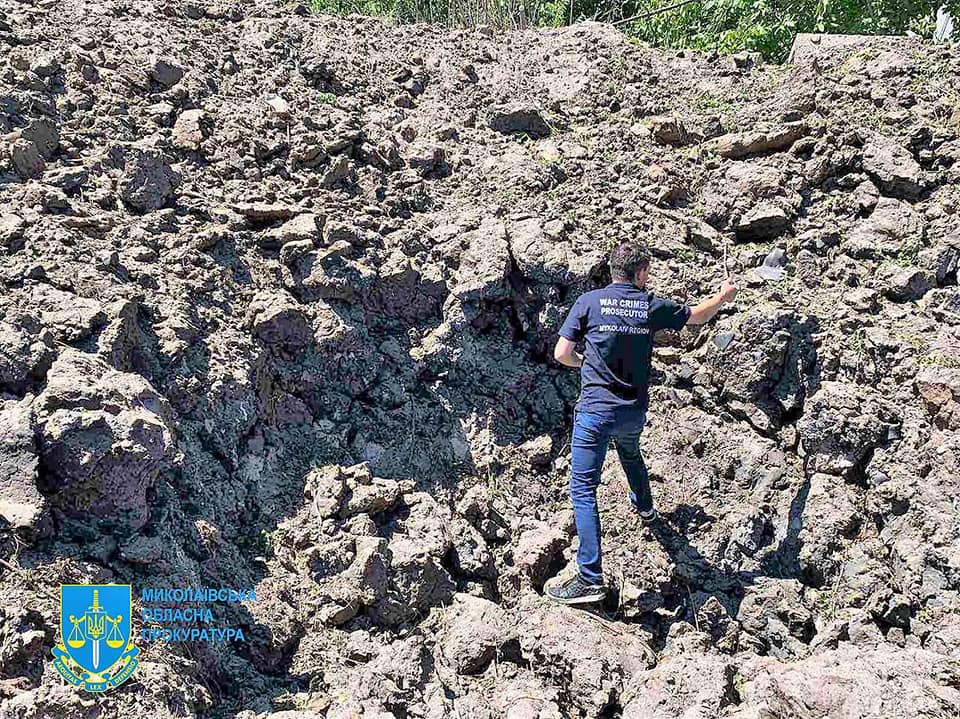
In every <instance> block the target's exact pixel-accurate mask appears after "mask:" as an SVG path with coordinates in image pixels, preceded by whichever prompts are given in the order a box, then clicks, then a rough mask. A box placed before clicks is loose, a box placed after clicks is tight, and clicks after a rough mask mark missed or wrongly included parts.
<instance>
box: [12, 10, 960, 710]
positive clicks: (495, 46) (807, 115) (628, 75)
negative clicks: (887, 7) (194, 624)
mask: <svg viewBox="0 0 960 719" xmlns="http://www.w3.org/2000/svg"><path fill="white" fill-rule="evenodd" d="M160 9H161V12H159V13H151V12H146V13H145V12H142V11H140V10H138V8H137V7H134V8H133V9H131V8H127V7H125V6H121V4H118V3H117V2H116V1H115V0H104V2H103V3H100V4H96V5H90V6H89V7H88V6H84V8H83V10H84V13H85V16H84V22H83V23H80V24H79V25H82V26H83V27H80V26H79V25H78V23H77V22H76V21H75V20H76V19H75V18H74V17H73V16H72V15H71V14H70V12H66V13H64V12H63V8H62V7H61V6H60V5H57V4H55V3H39V4H37V3H34V4H29V3H28V4H24V3H19V4H17V3H14V4H12V5H11V6H10V7H9V8H5V9H4V11H3V12H2V13H0V15H2V17H0V45H2V46H3V47H4V48H5V49H7V50H9V52H6V51H5V52H0V76H2V77H4V78H5V79H6V80H9V81H10V82H8V83H7V84H8V85H10V90H9V91H8V92H7V91H5V92H4V93H0V95H2V97H0V106H2V110H3V111H2V112H0V137H2V139H0V175H2V180H0V207H2V208H3V209H2V211H0V254H2V255H3V262H0V268H2V269H0V283H2V286H3V291H2V292H0V393H2V396H0V430H2V431H0V459H2V462H0V464H2V469H0V525H2V526H0V530H2V531H0V547H2V548H3V549H2V552H0V559H2V560H3V565H2V566H3V569H2V570H0V598H2V601H0V607H2V609H0V715H3V716H7V715H9V716H11V717H19V718H21V719H26V718H30V719H41V718H44V719H45V718H46V717H49V716H61V715H63V716H67V715H69V716H71V717H72V716H77V717H81V716H82V717H87V715H88V714H96V715H98V716H131V715H135V714H138V713H139V714H143V713H148V714H155V715H157V716H167V715H177V716H181V715H183V716H192V717H206V716H221V715H223V716H233V715H234V714H236V715H237V716H238V717H240V718H241V719H263V717H269V716H280V717H284V716H285V715H290V716H291V717H293V718H294V719H305V718H306V717H307V716H311V717H312V716H318V717H319V716H324V717H328V719H333V718H334V717H342V718H345V717H355V716H361V715H362V716H375V717H384V718H385V717H387V716H409V717H436V719H444V718H446V717H451V718H452V717H457V716H462V717H466V716H470V717H479V718H481V719H495V718H498V717H503V716H510V717H530V718H531V719H533V718H534V717H536V718H537V719H548V718H550V719H559V718H560V717H568V716H578V717H587V716H615V715H622V716H634V717H639V716H656V717H680V716H701V715H704V716H706V715H709V716H717V715H720V716H727V717H737V716H739V717H754V718H755V717H758V716H761V715H762V716H766V715H770V716H784V717H786V716H805V715H809V716H811V717H821V716H834V715H837V716H839V715H844V716H850V717H859V716H864V717H865V716H873V715H876V714H878V713H879V714H880V715H884V716H912V715H914V714H915V713H921V714H925V715H930V716H934V715H939V714H943V715H945V716H946V715H949V716H953V715H954V714H957V713H958V706H957V702H956V695H955V691H956V689H957V682H956V681H955V679H954V678H953V677H952V674H951V672H952V671H953V664H951V661H952V659H951V657H953V656H956V655H957V654H958V652H960V620H958V616H960V603H958V594H957V593H958V590H960V587H958V581H957V578H958V577H960V558H958V555H957V551H956V547H955V545H956V541H955V540H956V513H957V512H956V509H957V508H956V497H957V496H958V493H960V479H958V478H960V450H958V448H957V446H956V442H955V441H954V437H953V434H955V431H956V429H957V427H958V426H960V425H958V422H960V420H958V416H960V413H958V410H957V405H958V404H960V397H958V395H960V391H958V390H957V386H958V382H957V381H956V378H955V377H954V375H953V371H954V369H955V368H956V367H957V366H958V362H960V350H958V347H960V332H958V330H957V322H958V320H960V293H958V291H957V287H956V280H957V278H956V274H957V267H958V263H960V252H958V249H957V248H958V247H960V243H958V242H957V237H956V229H955V226H956V215H957V212H958V208H960V194H958V189H957V188H958V177H957V168H958V167H960V165H958V162H960V139H958V138H957V137H956V135H957V132H956V123H955V122H953V121H951V120H950V117H949V115H950V112H951V111H952V109H951V108H950V107H949V102H947V101H946V100H949V98H951V97H955V96H956V95H957V94H958V92H960V87H958V86H957V77H958V74H957V72H956V71H955V70H956V67H955V66H956V65H957V57H956V51H955V49H951V48H949V47H945V46H944V47H940V48H936V49H934V48H926V47H925V46H923V45H922V44H921V43H920V41H914V40H907V39H903V38H900V39H896V38H854V39H853V40H851V42H852V43H855V46H852V47H853V49H850V48H848V47H847V45H844V44H843V43H840V44H834V43H833V40H834V38H830V37H827V36H823V37H822V38H821V43H820V45H817V46H816V47H817V48H818V49H817V52H816V53H815V55H816V62H815V65H814V64H813V63H812V62H811V63H807V64H800V65H796V66H792V67H777V68H773V67H770V66H768V65H765V64H764V63H763V62H761V61H760V60H759V59H758V58H756V57H751V56H749V55H739V56H733V57H724V56H716V55H712V54H710V53H699V52H692V51H684V52H683V53H674V52H663V51H660V50H657V49H653V48H647V47H642V46H636V45H633V44H631V43H629V42H628V41H627V40H626V39H625V38H624V36H623V35H622V34H621V33H619V32H618V31H617V30H616V29H615V28H613V27H611V26H608V25H603V24H600V23H580V24H577V25H575V26H573V27H568V28H555V29H544V30H542V31H541V30H526V31H520V32H514V31H510V30H503V29H499V30H496V31H494V30H492V29H490V28H482V29H477V30H476V31H469V30H468V31H447V30H443V29H442V28H437V27H430V26H426V25H416V26H405V25H402V26H397V27H390V26H388V25H384V24H383V23H381V22H379V21H377V20H371V19H361V18H358V17H352V18H341V17H334V16H329V15H316V14H311V13H307V12H305V11H304V10H303V8H299V9H298V8H295V7H281V6H280V5H277V4H275V3H272V2H271V1H265V2H261V3H256V4H245V5H242V6H240V5H222V4H217V3H213V4H207V5H204V6H202V7H201V6H200V5H199V4H198V3H196V2H195V1H194V0H172V1H171V2H170V3H166V4H164V5H163V7H162V8H160ZM141 10H142V9H141ZM811 46H813V44H812V43H811ZM830 47H833V49H832V50H831V49H829V48H830ZM424 48H429V52H425V51H424ZM921 50H922V51H921ZM944 98H946V100H945V99H944ZM863 128H869V129H863ZM623 238H634V239H637V240H640V241H643V242H646V243H647V244H648V246H649V247H650V249H651V252H652V254H653V259H654V261H653V267H652V278H653V282H654V284H655V286H654V289H655V291H656V293H657V294H658V295H662V296H664V297H670V298H673V299H676V300H678V301H681V302H684V303H688V304H694V303H696V302H698V301H700V300H701V299H702V298H703V297H706V296H707V295H708V294H709V293H711V292H712V291H714V289H715V287H716V286H718V285H719V283H720V282H721V281H722V279H723V277H724V275H725V274H726V273H731V274H732V275H734V276H735V277H737V278H739V284H740V288H741V289H740V294H739V295H738V298H737V301H736V303H733V304H732V305H729V306H727V307H725V308H724V310H723V311H722V312H721V313H720V314H719V316H718V317H717V318H716V319H715V320H713V321H712V322H711V323H710V324H709V325H707V326H706V327H702V328H694V327H691V328H685V329H684V330H683V331H681V332H677V333H673V332H669V333H668V332H664V333H662V334H660V335H658V336H657V337H656V338H655V340H656V341H655V349H654V354H653V372H652V373H651V387H650V392H651V407H650V412H649V416H648V424H647V427H646V429H645V431H644V435H643V438H642V444H643V451H644V455H645V457H646V458H647V462H648V466H649V468H650V472H651V479H652V482H653V492H654V496H655V501H656V504H657V508H658V510H660V513H661V521H659V522H658V523H657V524H656V525H654V526H651V527H643V526H642V525H641V524H640V523H639V522H638V520H637V517H636V515H635V514H634V513H633V512H632V510H631V507H630V506H629V502H628V501H627V500H626V496H625V495H626V486H625V484H624V477H623V475H622V472H621V471H620V470H619V467H618V465H617V461H616V457H615V453H614V452H612V451H611V452H609V453H608V463H607V465H606V467H605V471H604V472H603V474H602V478H601V484H600V490H599V493H600V496H599V504H600V511H601V516H602V518H603V534H604V537H603V538H604V545H603V548H604V567H605V571H606V574H607V577H606V578H607V581H608V583H609V585H610V589H611V592H610V598H609V601H607V602H605V603H604V604H603V606H602V607H591V608H588V609H585V610H584V609H579V610H577V609H569V608H563V607H558V606H553V605H550V604H548V603H547V599H546V598H545V597H543V596H542V595H543V591H544V587H545V586H546V585H547V584H548V583H549V582H550V581H557V580H558V579H559V577H557V578H556V579H555V578H554V576H555V575H557V573H558V572H560V573H562V575H563V576H566V573H567V571H570V570H573V568H574V566H573V557H574V551H575V549H576V540H575V539H574V526H573V522H572V518H571V514H570V511H569V506H568V502H569V498H568V494H567V486H566V485H567V482H568V474H569V466H570V447H569V430H570V422H571V418H572V414H573V410H574V403H575V401H576V397H577V392H578V390H579V384H578V377H577V373H576V372H571V371H569V370H567V369H565V368H562V367H559V366H557V365H556V363H554V362H553V360H552V347H553V344H554V342H555V339H556V332H557V330H558V328H559V326H560V323H561V322H562V321H563V318H564V316H565V314H566V312H567V311H568V309H569V307H570V306H571V304H572V303H573V302H574V301H575V299H576V297H577V296H578V295H579V294H580V293H582V292H584V291H587V290H590V289H593V288H596V287H599V286H602V285H603V284H605V283H606V282H607V281H608V279H609V268H608V267H607V265H606V258H607V255H608V251H609V249H610V247H611V246H612V245H613V244H614V243H615V242H617V241H618V240H621V239H623ZM65 578H66V579H65ZM67 580H69V581H70V582H77V583H109V582H118V581H119V582H124V583H130V584H131V585H132V586H133V587H134V589H135V591H136V590H138V589H140V588H143V587H152V586H160V585H161V584H162V585H164V586H169V585H189V586H244V585H246V586H254V587H255V588H256V591H257V600H256V601H252V602H247V603H243V604H242V606H241V605H231V606H230V607H225V608H224V611H226V615H224V616H223V617H220V616H219V615H218V620H219V619H223V620H224V623H227V624H230V625H237V626H243V628H244V631H245V634H246V639H247V641H245V642H244V643H243V644H242V645H237V646H234V645H230V644H216V645H206V644H202V643H191V644H189V645H184V647H183V648H184V651H179V650H176V648H175V647H174V651H169V649H170V647H169V646H167V645H164V644H153V643H147V644H144V645H142V646H141V652H142V653H141V659H142V660H143V661H142V663H141V665H140V667H139V668H138V673H137V675H136V678H137V681H138V682H139V684H138V689H137V691H136V692H123V691H120V692H106V693H104V694H103V695H98V696H97V697H94V698H92V699H91V698H83V697H80V695H78V694H76V692H70V691H64V690H63V688H62V687H60V685H59V684H58V681H59V680H58V679H57V677H56V675H55V673H52V672H50V671H49V647H50V646H51V645H52V643H53V642H55V641H57V639H56V636H55V635H56V633H57V632H56V627H57V626H58V622H59V619H58V617H59V607H58V606H57V603H56V596H57V594H56V593H57V586H58V585H59V584H61V583H62V582H64V581H67ZM10 607H13V608H14V609H12V610H11V609H9V608H10ZM17 608H27V609H17ZM31 612H32V613H31ZM654 662H656V664H654ZM928 667H934V669H928ZM878 677H879V679H878ZM891 677H893V678H892V679H891ZM884 685H887V686H892V687H893V690H891V691H892V693H890V692H885V690H884ZM851 686H855V687H857V689H858V690H860V689H861V687H862V692H861V691H858V692H850V691H849V687H851ZM236 687H243V691H242V692H240V693H238V692H237V691H235V689H236ZM934 696H935V697H936V698H935V699H934V698H932V697H934ZM861 697H865V698H863V700H862V701H861ZM925 702H926V703H925ZM934 702H936V704H934Z"/></svg>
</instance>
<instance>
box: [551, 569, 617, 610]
mask: <svg viewBox="0 0 960 719" xmlns="http://www.w3.org/2000/svg"><path fill="white" fill-rule="evenodd" d="M547 596H548V597H550V598H551V599H552V600H553V601H555V602H560V604H590V603H591V602H599V601H602V600H603V599H604V597H606V596H607V588H606V587H604V586H603V585H602V584H588V583H587V582H585V581H584V580H583V577H581V576H580V574H579V573H577V574H575V575H574V576H573V577H571V578H570V579H568V580H567V581H565V582H564V583H563V584H560V585H558V586H555V587H550V588H549V589H547Z"/></svg>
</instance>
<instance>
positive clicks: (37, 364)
mask: <svg viewBox="0 0 960 719" xmlns="http://www.w3.org/2000/svg"><path fill="white" fill-rule="evenodd" d="M53 338H54V335H53V333H52V332H50V331H49V330H46V331H43V332H40V333H37V334H32V333H30V332H28V331H26V330H25V329H24V328H21V327H17V326H16V325H14V324H9V323H7V322H0V390H2V391H4V392H10V393H14V394H22V393H24V392H25V391H26V390H27V389H28V388H29V387H30V386H31V385H33V384H34V383H37V382H39V381H41V380H42V379H43V378H44V376H45V375H46V373H47V370H48V369H49V368H50V365H51V363H52V362H53V360H54V357H55V356H56V352H55V349H54V339H53Z"/></svg>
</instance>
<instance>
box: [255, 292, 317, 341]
mask: <svg viewBox="0 0 960 719" xmlns="http://www.w3.org/2000/svg"><path fill="white" fill-rule="evenodd" d="M247 312H248V318H249V319H248V323H249V325H250V329H251V330H252V331H253V334H254V335H256V336H257V338H258V339H260V340H261V341H263V342H264V343H266V344H268V345H274V346H279V347H283V348H287V349H292V350H296V349H300V348H301V347H303V346H304V345H306V344H307V343H308V342H310V340H311V339H312V338H313V328H312V327H311V326H310V319H309V317H307V314H306V312H305V311H304V309H303V308H302V307H301V306H300V305H298V304H297V303H296V302H295V301H294V300H293V298H292V297H290V296H288V295H284V294H279V293H277V294H274V293H260V294H258V295H257V296H256V297H254V299H253V301H252V302H251V303H250V308H249V310H248V311H247Z"/></svg>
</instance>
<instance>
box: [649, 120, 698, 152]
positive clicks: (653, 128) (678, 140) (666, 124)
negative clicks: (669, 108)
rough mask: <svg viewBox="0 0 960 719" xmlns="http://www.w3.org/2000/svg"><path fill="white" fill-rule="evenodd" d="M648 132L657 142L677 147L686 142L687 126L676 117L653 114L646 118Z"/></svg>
mask: <svg viewBox="0 0 960 719" xmlns="http://www.w3.org/2000/svg"><path fill="white" fill-rule="evenodd" d="M647 122H648V123H649V125H650V133H651V134H652V135H653V137H654V139H655V140H656V141H657V142H661V143H663V144H664V145H674V146H676V147H679V146H681V145H685V144H686V143H687V142H688V139H689V138H688V135H687V128H686V127H684V125H683V123H682V122H681V121H680V120H679V119H677V118H676V117H667V116H662V115H659V116H655V117H649V118H647Z"/></svg>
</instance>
